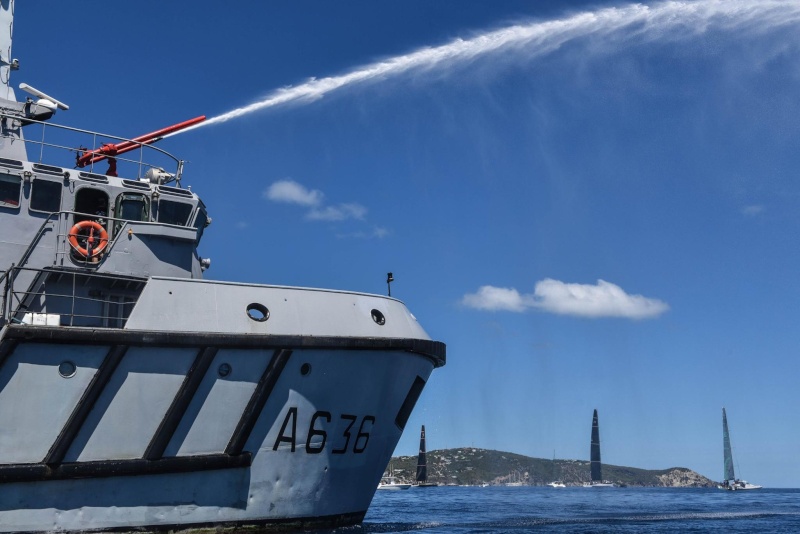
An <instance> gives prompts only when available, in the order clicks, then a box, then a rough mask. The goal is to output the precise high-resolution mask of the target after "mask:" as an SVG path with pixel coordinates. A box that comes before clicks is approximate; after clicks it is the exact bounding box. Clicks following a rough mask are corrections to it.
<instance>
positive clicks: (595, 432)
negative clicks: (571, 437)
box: [590, 409, 603, 482]
mask: <svg viewBox="0 0 800 534" xmlns="http://www.w3.org/2000/svg"><path fill="white" fill-rule="evenodd" d="M590 453H591V454H590V458H591V471H592V482H602V481H603V474H602V471H601V468H600V425H599V424H598V423H597V409H595V411H594V416H593V417H592V448H591V451H590Z"/></svg>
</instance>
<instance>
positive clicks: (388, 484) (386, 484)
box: [378, 467, 411, 490]
mask: <svg viewBox="0 0 800 534" xmlns="http://www.w3.org/2000/svg"><path fill="white" fill-rule="evenodd" d="M409 488H411V484H407V483H405V482H398V481H397V478H395V476H394V469H392V468H391V467H390V468H389V474H388V475H384V476H383V477H381V481H380V483H379V484H378V489H379V490H407V489H409Z"/></svg>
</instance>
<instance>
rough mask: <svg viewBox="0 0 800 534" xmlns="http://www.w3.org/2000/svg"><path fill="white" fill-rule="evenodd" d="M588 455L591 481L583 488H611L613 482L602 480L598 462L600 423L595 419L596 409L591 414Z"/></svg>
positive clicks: (600, 465)
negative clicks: (590, 438)
mask: <svg viewBox="0 0 800 534" xmlns="http://www.w3.org/2000/svg"><path fill="white" fill-rule="evenodd" d="M589 455H590V468H591V477H592V481H591V482H587V483H585V484H584V485H583V487H584V488H613V487H615V486H614V484H613V483H611V482H607V481H605V480H603V469H602V464H601V463H600V424H599V423H598V420H597V410H595V411H594V415H593V416H592V442H591V449H590V451H589Z"/></svg>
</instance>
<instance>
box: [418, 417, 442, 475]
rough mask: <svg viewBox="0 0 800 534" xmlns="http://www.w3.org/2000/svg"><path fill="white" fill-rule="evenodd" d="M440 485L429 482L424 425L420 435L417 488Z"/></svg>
mask: <svg viewBox="0 0 800 534" xmlns="http://www.w3.org/2000/svg"><path fill="white" fill-rule="evenodd" d="M438 485H439V484H437V483H436V482H428V456H427V453H426V452H425V425H422V430H420V434H419V456H418V457H417V483H416V484H415V486H417V487H418V488H432V487H436V486H438Z"/></svg>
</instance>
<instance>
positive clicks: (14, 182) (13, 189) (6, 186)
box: [0, 174, 22, 208]
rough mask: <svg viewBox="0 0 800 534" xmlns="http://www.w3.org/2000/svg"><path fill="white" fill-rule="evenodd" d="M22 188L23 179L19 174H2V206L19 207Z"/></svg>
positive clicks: (0, 181) (0, 200)
mask: <svg viewBox="0 0 800 534" xmlns="http://www.w3.org/2000/svg"><path fill="white" fill-rule="evenodd" d="M21 190H22V180H21V179H20V177H19V176H11V175H10V174H4V175H0V206H4V207H9V208H18V207H19V192H20V191H21Z"/></svg>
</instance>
